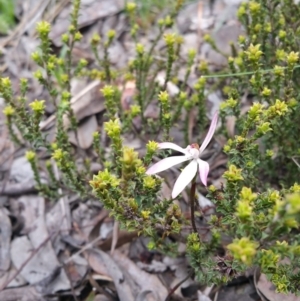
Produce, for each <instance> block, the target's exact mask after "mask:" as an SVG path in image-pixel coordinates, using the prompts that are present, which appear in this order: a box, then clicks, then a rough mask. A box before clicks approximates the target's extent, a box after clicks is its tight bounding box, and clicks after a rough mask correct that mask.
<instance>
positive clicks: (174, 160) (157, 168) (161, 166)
mask: <svg viewBox="0 0 300 301" xmlns="http://www.w3.org/2000/svg"><path fill="white" fill-rule="evenodd" d="M190 159H191V158H190V157H187V156H174V157H168V158H165V159H162V160H161V161H159V162H157V163H156V164H154V165H152V166H151V167H150V168H149V169H148V170H147V171H146V174H147V175H154V174H157V173H159V172H161V171H164V170H166V169H168V168H170V167H172V166H174V165H177V164H179V163H182V162H185V161H187V160H190Z"/></svg>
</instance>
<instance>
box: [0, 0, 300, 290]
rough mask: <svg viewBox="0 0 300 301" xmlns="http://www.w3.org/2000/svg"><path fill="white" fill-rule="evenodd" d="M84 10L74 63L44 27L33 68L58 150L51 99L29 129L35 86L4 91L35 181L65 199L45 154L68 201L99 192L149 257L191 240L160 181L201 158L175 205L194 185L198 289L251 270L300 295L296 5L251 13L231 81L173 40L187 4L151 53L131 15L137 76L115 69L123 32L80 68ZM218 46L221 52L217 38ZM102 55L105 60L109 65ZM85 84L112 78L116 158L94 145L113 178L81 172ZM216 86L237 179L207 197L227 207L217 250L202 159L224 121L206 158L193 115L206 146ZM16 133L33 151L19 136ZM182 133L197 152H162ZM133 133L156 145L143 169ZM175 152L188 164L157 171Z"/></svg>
mask: <svg viewBox="0 0 300 301" xmlns="http://www.w3.org/2000/svg"><path fill="white" fill-rule="evenodd" d="M73 4H74V8H73V12H72V15H71V20H72V22H71V26H70V27H69V31H68V32H67V33H65V34H64V35H63V36H62V40H63V43H64V45H65V47H67V49H68V50H67V55H66V60H62V59H60V58H59V57H57V56H56V55H53V54H52V53H51V49H50V40H49V37H48V35H49V32H50V24H48V23H47V22H43V21H42V22H40V23H38V25H37V32H38V34H39V39H40V41H41V44H40V49H39V50H38V51H36V52H34V53H33V54H32V59H33V60H34V61H35V62H36V63H37V65H38V66H39V69H38V70H37V71H36V72H35V74H34V76H35V77H36V78H37V79H38V81H39V82H40V84H41V85H43V86H44V87H45V88H46V89H47V90H48V92H49V98H50V99H51V100H52V102H53V105H54V106H55V108H56V128H57V132H56V137H55V143H49V142H48V140H47V139H46V136H45V134H44V133H42V132H41V131H40V129H39V123H40V121H41V120H42V118H43V115H44V109H45V107H44V101H43V100H35V101H32V102H31V103H30V105H29V108H30V110H31V115H30V118H28V114H27V110H28V109H29V108H28V106H27V105H26V102H27V97H26V93H27V90H28V83H27V81H26V80H25V79H20V91H21V92H20V95H19V96H18V97H15V94H14V91H12V86H11V82H10V80H9V79H8V78H2V79H1V81H0V92H1V94H2V97H3V98H4V99H5V101H6V103H7V107H6V108H5V110H4V113H5V115H6V116H7V124H8V128H9V130H10V133H11V137H12V139H13V140H14V142H15V143H17V144H25V145H26V147H27V148H28V152H27V159H28V160H29V162H30V163H31V166H32V169H33V170H34V174H35V179H36V183H37V188H38V189H39V191H40V193H42V194H43V195H45V196H47V197H49V198H51V199H56V198H57V197H58V191H59V188H60V185H59V183H58V181H57V179H56V178H55V176H54V173H53V169H52V168H53V167H52V165H51V163H49V162H48V163H47V164H46V167H47V170H48V173H49V181H50V185H45V184H43V182H42V181H41V180H40V178H39V173H38V170H39V168H38V166H39V164H42V162H41V161H39V160H38V159H37V158H38V156H37V153H38V152H39V150H41V149H43V150H46V151H47V153H48V155H49V157H50V156H52V158H53V160H55V162H56V164H57V166H58V168H59V169H60V171H61V174H62V176H63V181H64V189H65V190H66V191H68V190H70V189H71V190H72V191H73V192H75V193H78V194H79V195H80V196H81V198H82V200H83V201H84V200H86V199H87V198H89V197H90V195H91V189H90V186H92V189H93V194H94V195H95V196H96V197H97V198H98V199H99V200H100V201H101V202H102V203H103V204H104V206H105V207H106V208H108V209H110V211H111V214H112V215H113V216H114V218H115V219H116V220H118V221H120V224H121V225H122V227H124V228H126V229H128V230H137V231H138V232H139V234H143V235H147V236H149V237H150V238H151V242H150V243H149V248H158V249H160V250H162V251H164V252H170V253H174V252H176V243H174V242H172V240H171V239H169V237H170V235H172V234H177V233H180V231H181V229H182V227H184V226H185V225H187V224H189V223H190V222H189V221H188V220H186V218H184V216H183V214H182V212H181V208H180V206H179V205H178V204H177V203H175V202H174V200H173V199H165V198H164V197H163V196H161V194H160V188H161V183H162V180H161V178H159V177H157V176H155V175H153V174H155V173H157V172H159V171H162V170H165V169H167V168H168V167H170V166H172V165H174V164H173V163H174V160H177V161H176V162H177V163H178V162H179V161H178V160H181V162H184V161H187V159H190V160H191V162H195V163H192V165H190V167H187V169H184V170H183V171H182V173H181V175H184V176H179V178H178V181H179V182H176V184H175V187H176V191H175V192H174V190H173V196H176V197H177V195H178V193H179V192H181V190H182V189H183V187H185V186H187V185H188V184H189V182H192V185H191V193H190V201H191V223H192V229H193V231H192V233H191V234H190V235H188V237H187V238H186V244H187V252H188V255H189V257H190V263H191V265H192V267H193V268H194V270H195V271H196V275H197V278H198V280H199V281H201V282H203V283H216V284H219V283H227V282H228V281H230V279H232V278H233V277H235V276H237V275H239V274H241V273H243V272H245V270H246V269H247V268H249V267H250V266H258V267H259V268H260V269H261V271H262V272H263V273H265V274H266V275H267V276H268V277H269V278H270V279H271V280H272V281H273V283H274V284H275V285H276V287H277V290H278V291H279V292H288V291H290V292H298V293H299V287H300V286H299V283H300V274H299V272H298V269H299V267H300V260H299V258H300V257H299V253H300V247H299V242H300V236H299V222H300V185H299V184H298V183H299V167H298V166H297V165H296V164H295V163H294V161H295V160H296V159H297V156H298V155H299V152H300V139H299V135H298V133H299V132H300V131H299V130H300V128H299V127H300V124H299V120H300V102H299V97H300V96H299V95H300V94H299V84H298V74H299V65H298V64H299V54H298V52H297V50H298V48H299V47H298V45H299V39H298V36H299V30H300V29H299V22H298V20H299V19H300V6H299V5H296V4H294V1H292V0H277V1H267V0H260V1H250V2H249V3H247V4H242V5H241V6H240V9H239V11H238V17H239V18H240V21H241V22H242V23H243V24H244V26H245V29H246V32H247V34H246V35H245V36H242V37H240V38H239V43H240V48H239V49H235V47H234V46H232V50H233V52H232V57H229V58H228V68H227V69H225V70H224V71H223V72H224V74H221V75H220V74H209V72H208V68H207V64H206V63H205V62H200V64H199V62H196V52H195V50H193V49H191V50H190V51H189V53H188V56H187V57H181V56H180V49H181V45H182V42H183V39H182V37H180V36H178V35H177V34H175V33H170V29H171V28H172V27H173V23H174V20H175V17H176V15H177V13H178V11H179V9H180V7H181V6H182V1H180V0H178V1H176V2H175V5H174V7H173V8H172V9H171V11H170V15H167V16H164V18H163V19H161V20H159V21H158V29H159V31H158V35H157V37H156V39H155V40H154V42H153V43H152V45H151V46H150V47H148V45H142V44H140V43H139V42H138V37H139V31H140V28H139V26H138V25H137V24H136V22H135V20H136V9H137V7H136V5H135V3H128V4H127V7H126V11H127V14H128V20H129V23H130V24H131V31H130V33H131V37H132V39H133V40H134V41H135V43H136V44H135V50H136V55H135V58H134V59H133V60H132V61H130V62H129V63H128V68H126V70H121V71H120V70H115V69H114V68H113V67H112V65H111V63H110V58H109V51H108V50H109V48H110V46H111V45H112V43H113V41H114V39H115V32H114V31H113V30H111V31H109V32H108V33H107V35H106V36H104V37H99V36H97V35H95V36H94V37H93V38H92V40H91V47H92V49H93V52H94V54H95V58H96V61H97V63H98V69H93V70H90V69H88V68H87V67H86V66H87V62H86V61H84V60H81V61H79V63H77V64H74V63H73V60H72V50H73V47H74V44H75V43H76V42H77V41H79V40H80V39H81V34H80V32H79V31H78V25H77V19H78V12H79V5H80V1H79V0H74V3H73ZM162 40H163V41H164V45H165V48H164V49H163V50H159V48H158V42H160V41H162ZM206 40H207V41H209V42H210V43H212V44H213V46H215V45H214V42H213V41H212V40H211V39H210V38H209V37H206ZM99 47H100V49H101V51H103V56H99ZM102 57H103V58H102ZM182 65H185V66H186V74H185V76H184V79H183V80H181V81H179V79H178V78H177V74H178V70H179V68H180V66H182ZM161 71H164V74H165V75H164V78H163V80H162V82H161V83H159V82H158V80H157V75H158V74H159V73H160V72H161ZM192 72H197V73H201V74H202V76H201V77H199V79H198V81H197V82H196V84H195V86H194V89H192V91H191V89H190V88H189V87H188V86H187V81H188V79H189V76H190V74H191V73H192ZM74 77H87V78H90V79H100V80H101V81H102V82H103V83H105V85H104V87H103V88H102V89H101V92H102V94H103V96H104V98H105V105H106V115H105V121H104V129H105V132H106V134H107V136H108V137H109V139H110V148H109V151H107V150H105V146H104V145H102V144H101V141H102V139H101V137H100V133H98V132H97V133H95V134H94V135H93V139H94V143H93V149H94V151H95V153H96V154H97V158H91V159H90V160H98V162H99V163H101V165H102V169H101V170H100V171H99V173H98V174H97V175H93V177H92V178H91V176H90V175H91V172H90V170H89V164H88V162H86V170H85V171H82V170H81V171H80V170H79V169H78V167H77V166H76V164H75V158H76V155H77V154H76V152H75V149H74V148H73V146H72V145H71V144H70V142H69V140H68V135H67V130H68V129H69V130H72V131H75V132H76V130H77V126H78V124H77V120H76V117H75V115H74V112H73V110H72V106H71V103H70V99H71V89H70V80H71V79H72V78H74ZM119 79H123V80H124V81H134V82H135V84H136V93H135V95H134V103H132V104H130V105H129V108H128V109H126V110H124V108H122V106H121V92H120V90H119V88H118V85H117V83H118V80H119ZM207 81H213V82H214V84H215V85H214V86H215V87H218V88H222V89H223V92H224V95H226V97H227V100H226V101H225V102H224V103H222V105H221V108H220V112H219V116H220V120H221V123H222V125H221V128H220V130H219V132H220V133H222V134H223V135H224V136H225V137H226V138H227V143H226V145H225V146H224V152H225V153H226V154H227V156H228V168H227V170H226V171H225V173H224V175H223V177H224V179H225V180H226V183H225V185H223V186H221V187H220V188H219V187H218V188H217V187H214V186H209V187H208V189H207V190H206V191H207V198H209V199H210V200H211V201H212V202H213V203H214V204H215V206H216V214H214V215H212V216H211V218H210V221H209V225H208V227H209V229H210V232H211V239H210V240H208V241H207V240H206V241H205V240H204V239H203V237H202V236H201V235H200V234H199V233H198V231H197V229H196V226H195V198H196V195H195V193H196V181H195V177H194V175H195V173H196V172H197V166H198V165H199V166H200V169H201V172H200V178H201V181H202V183H203V184H204V186H205V185H206V179H207V173H208V163H206V162H205V161H203V160H200V161H198V160H197V159H198V157H199V156H200V154H201V152H202V151H203V149H204V148H205V147H206V146H207V144H208V142H209V141H210V139H211V138H212V135H213V132H214V129H215V126H216V122H217V118H214V119H213V122H212V125H211V128H210V130H209V132H208V135H207V138H206V139H205V140H204V142H203V145H202V146H201V147H199V146H198V145H197V144H195V143H192V141H189V135H188V126H189V114H190V112H191V111H192V110H194V111H196V112H197V116H196V118H197V120H196V121H197V132H196V133H197V136H196V137H195V138H196V139H199V138H200V137H201V136H202V135H203V133H206V131H207V130H206V128H207V127H206V126H207V118H206V108H205V99H206V93H207V92H206V91H207V89H206V87H207V86H208V84H207ZM170 82H173V83H175V84H177V86H178V88H179V89H178V92H176V93H170V91H168V89H167V88H168V83H170ZM246 91H247V93H248V95H251V97H252V99H253V102H252V103H251V105H250V106H249V109H248V110H247V112H246V113H245V114H242V112H243V111H244V110H242V104H241V98H242V96H243V95H244V93H245V92H246ZM153 99H157V104H156V105H157V106H158V107H159V116H158V119H157V120H155V119H154V118H146V117H145V114H144V113H145V110H146V109H147V107H148V106H149V104H151V103H152V102H153ZM64 116H68V118H69V120H70V126H69V128H68V129H67V128H65V127H64V123H63V117H64ZM228 116H234V117H235V135H234V137H230V136H229V133H227V130H226V127H225V126H224V125H225V121H226V118H228ZM135 118H139V119H140V123H141V124H140V130H139V131H137V130H136V128H135V125H134V120H135ZM181 125H182V127H181ZM14 126H16V127H17V128H18V131H19V132H20V133H21V136H22V138H23V140H22V139H20V138H19V137H20V136H18V135H17V133H16V132H15V130H14ZM175 126H178V127H179V128H180V127H181V129H182V131H183V132H184V142H183V143H182V144H183V145H185V146H187V148H186V149H182V148H181V147H180V146H174V145H173V144H172V146H171V144H169V143H167V144H158V143H157V142H155V141H154V140H157V137H158V135H162V137H163V139H162V140H163V141H164V142H171V141H172V136H171V134H170V131H171V129H172V128H173V127H175ZM132 131H134V132H136V134H137V135H139V136H140V137H141V139H142V138H143V136H144V135H146V134H147V137H151V138H150V139H152V140H153V141H149V142H148V143H147V145H146V154H145V155H144V156H143V157H142V158H140V157H139V154H138V153H137V152H135V151H134V150H133V149H131V148H128V147H125V146H124V145H123V140H122V137H123V134H124V133H126V132H132ZM24 141H25V142H24ZM191 143H192V144H191ZM170 146H171V148H173V149H175V150H177V151H179V152H182V153H183V154H184V156H186V157H184V156H183V157H181V158H183V159H181V158H180V159H178V158H175V159H174V157H173V158H172V159H167V160H166V158H167V157H169V155H170V152H169V151H166V150H164V151H162V152H161V153H160V155H161V158H162V159H163V160H164V161H161V162H163V164H165V165H164V168H163V169H161V168H160V169H156V170H154V171H153V168H152V169H151V168H150V169H149V166H150V165H151V162H152V160H153V158H154V155H155V153H156V151H157V150H158V149H167V148H170ZM185 158H186V160H185ZM293 159H294V160H293ZM166 162H168V163H166ZM190 164H191V163H190ZM167 165H168V166H167ZM157 166H159V165H156V167H157ZM160 166H162V165H160ZM195 168H196V169H195ZM189 170H192V174H191V175H190V174H189V173H188V172H187V171H189ZM187 175H188V177H187ZM297 182H298V183H297ZM178 183H179V184H180V189H179V190H177V189H178ZM67 189H68V190H67ZM203 191H205V188H204V189H203ZM223 235H227V236H229V237H230V238H231V242H230V243H229V244H228V245H227V246H222V237H223ZM220 247H222V248H223V249H224V254H220V253H218V250H219V249H220ZM216 255H218V256H216ZM283 259H284V261H283Z"/></svg>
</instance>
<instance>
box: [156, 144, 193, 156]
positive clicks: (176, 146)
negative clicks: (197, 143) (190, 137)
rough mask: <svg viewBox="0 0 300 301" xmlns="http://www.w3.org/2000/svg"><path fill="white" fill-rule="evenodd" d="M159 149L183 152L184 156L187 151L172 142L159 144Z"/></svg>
mask: <svg viewBox="0 0 300 301" xmlns="http://www.w3.org/2000/svg"><path fill="white" fill-rule="evenodd" d="M158 148H159V149H168V148H169V149H173V150H175V151H178V152H181V153H183V154H186V153H187V151H186V150H185V149H184V148H182V147H180V146H179V145H177V144H175V143H172V142H162V143H159V144H158Z"/></svg>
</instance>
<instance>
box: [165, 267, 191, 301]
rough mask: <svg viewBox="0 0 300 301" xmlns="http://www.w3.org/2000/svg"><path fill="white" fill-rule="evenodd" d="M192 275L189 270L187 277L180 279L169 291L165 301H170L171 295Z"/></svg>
mask: <svg viewBox="0 0 300 301" xmlns="http://www.w3.org/2000/svg"><path fill="white" fill-rule="evenodd" d="M192 275H193V270H191V271H190V272H189V273H188V275H187V276H186V277H185V278H184V279H182V280H181V281H180V282H178V283H177V284H176V285H175V286H174V287H173V288H172V289H171V290H170V291H169V294H168V296H167V297H166V299H165V301H170V300H171V297H172V295H173V294H174V292H175V291H176V290H177V289H178V287H179V286H180V285H181V284H182V283H184V282H185V281H187V280H188V279H189V278H190V277H191V276H192Z"/></svg>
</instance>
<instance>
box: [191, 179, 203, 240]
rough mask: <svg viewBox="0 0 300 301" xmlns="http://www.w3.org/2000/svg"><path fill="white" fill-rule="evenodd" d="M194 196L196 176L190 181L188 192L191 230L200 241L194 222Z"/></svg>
mask: <svg viewBox="0 0 300 301" xmlns="http://www.w3.org/2000/svg"><path fill="white" fill-rule="evenodd" d="M195 197H196V176H195V177H194V179H193V181H192V187H191V194H190V203H191V222H192V228H193V232H194V233H197V234H198V237H199V241H201V239H200V235H199V233H198V231H197V227H196V222H195Z"/></svg>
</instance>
